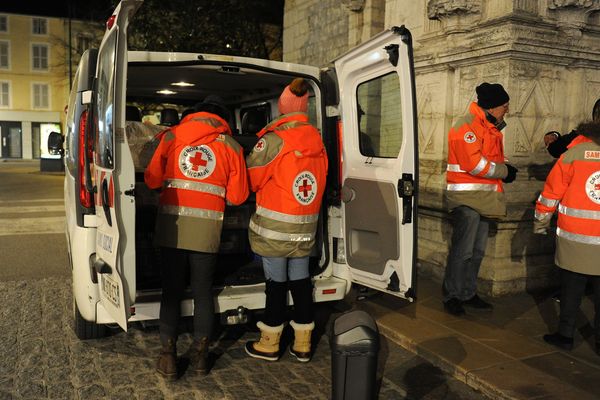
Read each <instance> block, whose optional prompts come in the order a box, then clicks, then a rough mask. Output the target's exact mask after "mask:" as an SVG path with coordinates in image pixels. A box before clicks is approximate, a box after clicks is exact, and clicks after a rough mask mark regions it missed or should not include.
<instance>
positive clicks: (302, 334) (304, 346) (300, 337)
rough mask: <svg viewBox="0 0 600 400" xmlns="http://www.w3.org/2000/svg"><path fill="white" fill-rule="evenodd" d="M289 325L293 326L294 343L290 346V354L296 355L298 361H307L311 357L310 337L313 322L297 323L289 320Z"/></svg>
mask: <svg viewBox="0 0 600 400" xmlns="http://www.w3.org/2000/svg"><path fill="white" fill-rule="evenodd" d="M290 325H291V326H292V328H294V344H293V345H292V346H290V354H291V355H293V356H296V358H297V359H298V361H300V362H309V361H310V357H311V352H310V350H311V349H310V338H311V336H312V331H313V329H315V323H314V322H311V323H309V324H297V323H296V322H294V321H290Z"/></svg>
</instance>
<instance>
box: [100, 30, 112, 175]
mask: <svg viewBox="0 0 600 400" xmlns="http://www.w3.org/2000/svg"><path fill="white" fill-rule="evenodd" d="M117 34H118V30H117V29H115V30H114V31H113V32H112V33H111V34H110V36H109V37H108V38H107V39H106V41H105V42H104V45H103V46H102V47H101V48H100V52H99V53H98V81H97V84H98V88H97V98H96V115H95V117H96V118H97V121H96V123H97V132H98V134H97V135H96V147H95V149H96V164H98V165H99V166H101V167H104V168H110V169H112V168H113V154H114V147H113V146H114V140H113V139H114V103H113V102H114V97H115V96H114V92H115V76H114V75H115V55H116V50H117Z"/></svg>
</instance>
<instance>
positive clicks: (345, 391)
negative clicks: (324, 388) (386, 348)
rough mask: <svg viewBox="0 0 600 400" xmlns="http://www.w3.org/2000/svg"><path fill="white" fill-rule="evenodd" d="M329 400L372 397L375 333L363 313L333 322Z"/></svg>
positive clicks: (377, 336)
mask: <svg viewBox="0 0 600 400" xmlns="http://www.w3.org/2000/svg"><path fill="white" fill-rule="evenodd" d="M330 343H331V384H332V397H331V398H332V399H333V400H371V399H375V398H376V397H375V396H376V387H375V384H376V375H377V355H378V353H379V330H378V329H377V324H376V323H375V321H374V320H373V318H372V317H371V316H370V315H369V314H368V313H366V312H365V311H360V310H355V311H350V312H348V313H345V314H342V315H341V316H339V317H338V318H336V319H335V321H334V322H333V330H332V338H331V341H330Z"/></svg>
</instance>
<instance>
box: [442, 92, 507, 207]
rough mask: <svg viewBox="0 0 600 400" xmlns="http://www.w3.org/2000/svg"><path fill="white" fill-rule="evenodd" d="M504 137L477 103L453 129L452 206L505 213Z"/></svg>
mask: <svg viewBox="0 0 600 400" xmlns="http://www.w3.org/2000/svg"><path fill="white" fill-rule="evenodd" d="M502 139H503V135H502V133H501V132H500V131H499V130H498V129H497V128H496V126H495V125H494V124H493V123H491V122H490V121H488V120H487V119H486V116H485V112H484V110H483V109H482V108H480V107H479V106H478V105H477V103H471V105H470V107H469V115H467V116H466V117H464V118H461V119H460V120H459V121H457V123H456V124H455V125H454V126H453V127H452V128H451V129H450V131H449V132H448V166H447V172H446V182H447V186H446V191H447V196H448V197H449V199H450V200H451V201H450V202H449V203H450V204H451V208H453V207H456V206H459V205H466V206H469V207H471V208H474V209H475V210H477V211H479V212H480V213H481V214H483V215H489V216H497V215H503V214H504V213H505V206H504V198H503V194H502V193H503V189H502V178H504V177H506V175H507V173H508V170H507V168H506V165H505V164H504V147H503V144H502ZM492 198H493V200H494V201H491V202H490V200H491V199H492ZM490 207H492V208H490ZM502 209H503V210H502Z"/></svg>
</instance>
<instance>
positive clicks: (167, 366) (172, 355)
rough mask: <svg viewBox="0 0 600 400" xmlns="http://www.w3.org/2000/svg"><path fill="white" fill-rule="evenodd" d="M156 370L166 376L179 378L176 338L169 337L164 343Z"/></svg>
mask: <svg viewBox="0 0 600 400" xmlns="http://www.w3.org/2000/svg"><path fill="white" fill-rule="evenodd" d="M156 371H157V372H158V373H159V374H161V375H162V376H164V377H165V378H169V379H176V378H177V350H176V348H175V339H167V340H166V341H165V342H163V343H162V349H161V350H160V357H159V359H158V362H157V363H156Z"/></svg>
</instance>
